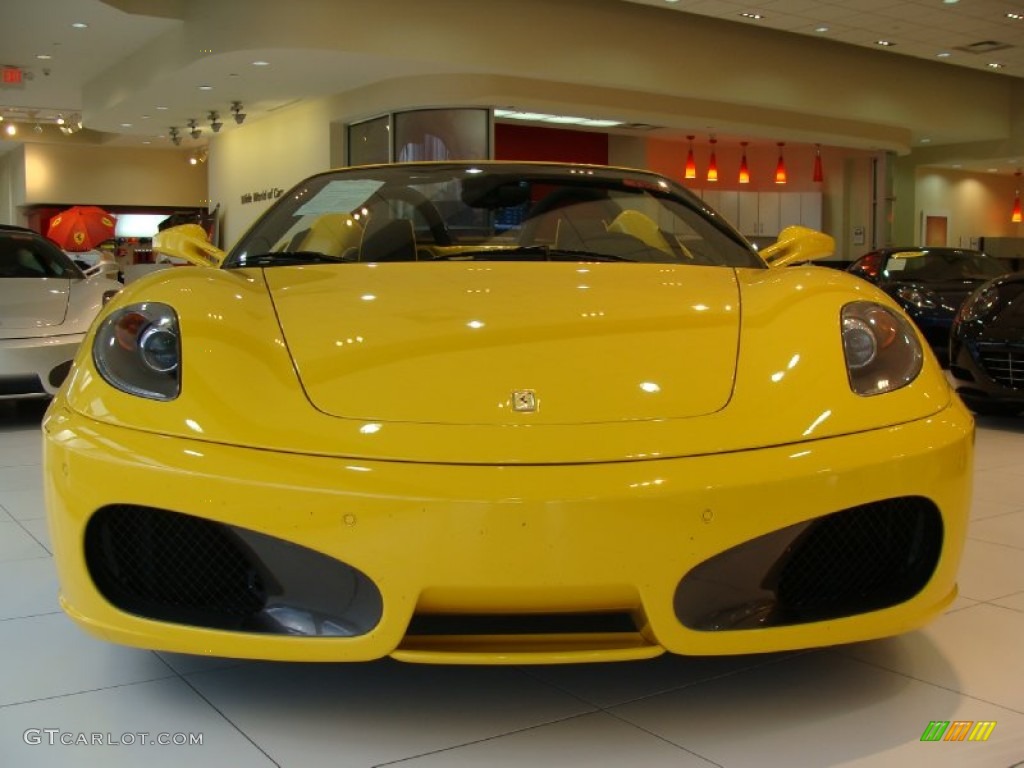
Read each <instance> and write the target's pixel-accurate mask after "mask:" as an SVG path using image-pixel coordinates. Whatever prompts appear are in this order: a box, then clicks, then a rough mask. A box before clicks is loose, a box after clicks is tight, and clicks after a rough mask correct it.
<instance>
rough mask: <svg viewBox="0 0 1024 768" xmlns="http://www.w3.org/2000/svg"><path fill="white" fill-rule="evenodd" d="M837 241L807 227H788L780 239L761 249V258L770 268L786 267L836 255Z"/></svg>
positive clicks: (781, 233) (780, 235)
mask: <svg viewBox="0 0 1024 768" xmlns="http://www.w3.org/2000/svg"><path fill="white" fill-rule="evenodd" d="M835 250H836V241H835V238H834V237H832V236H831V235H826V234H825V233H824V232H818V231H817V230H815V229H808V228H807V227H800V226H796V225H794V226H791V227H786V228H785V229H784V230H782V232H780V233H779V239H778V240H776V241H775V242H774V243H772V244H771V245H769V246H768V247H767V248H762V249H761V258H762V259H764V260H765V261H766V262H767V263H768V266H769V267H773V268H774V267H786V266H789V265H790V264H801V263H803V262H806V261H814V260H815V259H822V258H824V257H826V256H831V255H832V254H833V253H835Z"/></svg>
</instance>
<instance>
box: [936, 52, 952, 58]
mask: <svg viewBox="0 0 1024 768" xmlns="http://www.w3.org/2000/svg"><path fill="white" fill-rule="evenodd" d="M935 55H936V57H938V58H940V59H948V58H949V57H950V56H952V55H953V54H951V53H950V52H949V51H939V53H936V54H935Z"/></svg>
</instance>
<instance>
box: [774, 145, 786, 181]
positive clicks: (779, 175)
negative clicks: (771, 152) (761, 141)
mask: <svg viewBox="0 0 1024 768" xmlns="http://www.w3.org/2000/svg"><path fill="white" fill-rule="evenodd" d="M784 146H786V142H784V141H780V142H779V162H778V163H777V164H776V166H775V183H776V184H785V183H786V180H787V178H786V161H785V160H784V159H783V157H782V148H783V147H784Z"/></svg>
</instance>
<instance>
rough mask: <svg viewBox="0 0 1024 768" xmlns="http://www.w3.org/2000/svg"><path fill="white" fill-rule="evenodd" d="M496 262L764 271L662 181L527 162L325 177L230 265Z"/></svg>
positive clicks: (287, 204)
mask: <svg viewBox="0 0 1024 768" xmlns="http://www.w3.org/2000/svg"><path fill="white" fill-rule="evenodd" d="M493 260H501V261H508V260H524V261H547V260H550V261H566V260H580V261H586V260H597V261H617V262H642V263H665V264H695V265H705V266H729V267H757V268H762V267H764V263H763V262H762V261H761V260H760V258H759V257H758V256H757V255H756V253H755V252H754V251H753V250H752V249H751V248H750V246H749V245H748V244H747V242H746V241H745V240H744V239H743V238H742V237H741V236H740V235H738V234H737V233H736V232H735V230H733V229H732V228H731V227H730V226H729V225H728V224H726V223H724V222H723V221H722V220H721V219H720V217H718V216H717V215H716V214H714V213H713V212H711V211H709V210H708V209H707V208H706V207H705V206H704V205H703V203H701V201H700V200H699V199H698V198H696V197H695V196H694V195H692V194H691V193H690V192H688V191H686V190H685V189H683V188H682V187H679V186H677V185H675V184H673V183H671V182H669V181H667V180H665V179H663V178H661V177H659V176H655V175H652V174H647V173H643V172H638V171H624V170H619V169H608V168H597V167H593V166H574V165H557V164H525V163H463V164H458V163H437V164H397V165H389V166H372V167H364V168H352V169H346V170H341V171H335V172H331V173H326V174H320V175H318V176H315V177H313V178H311V179H309V180H307V181H306V182H304V183H302V184H301V185H299V186H298V187H296V188H295V189H293V190H292V191H291V192H290V193H288V194H287V195H285V196H284V197H282V198H281V199H280V200H279V201H278V202H277V203H276V204H275V206H274V207H273V208H271V209H270V210H269V211H268V212H267V213H266V214H265V215H264V216H263V217H262V218H261V219H260V220H259V221H257V223H256V224H255V225H254V226H253V228H252V229H251V230H250V231H249V232H248V233H247V234H246V235H245V236H244V237H243V238H242V239H241V240H240V241H239V243H238V244H237V245H236V246H235V248H234V250H232V252H231V253H230V254H229V255H228V258H227V260H226V261H225V266H226V267H244V266H277V265H288V264H301V263H323V262H385V261H493Z"/></svg>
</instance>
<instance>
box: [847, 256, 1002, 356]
mask: <svg viewBox="0 0 1024 768" xmlns="http://www.w3.org/2000/svg"><path fill="white" fill-rule="evenodd" d="M849 271H850V272H852V273H853V274H855V275H858V276H860V277H862V278H864V279H865V280H867V281H869V282H871V283H874V284H875V285H877V286H878V287H879V288H881V289H882V290H884V291H885V292H886V293H888V294H889V295H890V296H892V297H893V298H894V299H895V300H896V301H897V302H898V303H899V304H900V306H901V307H903V309H904V310H905V311H906V313H907V314H908V315H910V317H911V318H912V319H913V320H914V322H915V323H917V326H918V328H920V329H921V333H923V334H924V337H925V339H926V340H927V341H928V344H929V345H930V346H931V348H932V350H934V352H935V355H936V357H938V359H939V361H940V362H941V363H942V364H943V365H944V366H945V365H947V364H948V362H949V330H950V327H951V326H952V325H953V318H954V317H955V316H956V313H957V311H958V310H959V309H960V305H961V304H962V303H963V302H964V300H965V299H966V298H967V297H968V296H969V295H970V294H971V293H972V292H973V291H974V290H975V289H977V288H978V287H979V286H981V285H982V284H983V283H985V282H986V281H988V280H991V279H993V278H995V277H999V276H1001V275H1003V274H1005V273H1007V272H1009V271H1010V267H1009V265H1008V264H1007V263H1006V262H1004V261H1003V260H1002V259H997V258H995V257H994V256H989V255H988V254H986V253H984V252H982V251H975V250H969V249H966V248H938V247H932V246H920V247H913V246H911V247H905V248H882V249H879V250H876V251H872V252H870V253H867V254H865V255H863V256H861V257H860V258H859V259H857V261H855V262H854V263H853V264H851V265H850V267H849Z"/></svg>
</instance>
